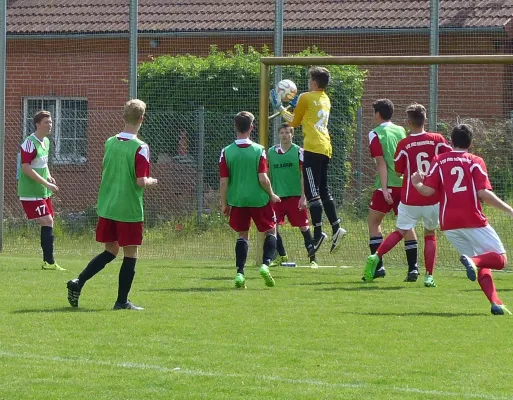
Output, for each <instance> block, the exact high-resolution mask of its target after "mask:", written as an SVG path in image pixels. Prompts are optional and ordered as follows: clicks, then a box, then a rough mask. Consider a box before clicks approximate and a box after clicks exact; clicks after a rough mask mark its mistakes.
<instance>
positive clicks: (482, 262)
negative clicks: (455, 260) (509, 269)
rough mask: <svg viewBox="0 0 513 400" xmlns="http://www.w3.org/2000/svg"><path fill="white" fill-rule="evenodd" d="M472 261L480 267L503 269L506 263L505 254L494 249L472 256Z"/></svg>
mask: <svg viewBox="0 0 513 400" xmlns="http://www.w3.org/2000/svg"><path fill="white" fill-rule="evenodd" d="M472 261H474V264H476V267H479V268H489V269H503V268H504V266H505V265H506V260H505V259H504V256H503V255H502V254H499V253H495V252H493V251H490V252H489V253H484V254H480V255H478V256H475V257H472Z"/></svg>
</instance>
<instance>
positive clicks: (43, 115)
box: [33, 110, 52, 127]
mask: <svg viewBox="0 0 513 400" xmlns="http://www.w3.org/2000/svg"><path fill="white" fill-rule="evenodd" d="M45 118H52V114H51V113H50V111H46V110H41V111H38V112H37V113H36V115H34V119H33V121H34V127H36V124H39V123H40V122H41V121H42V120H44V119H45Z"/></svg>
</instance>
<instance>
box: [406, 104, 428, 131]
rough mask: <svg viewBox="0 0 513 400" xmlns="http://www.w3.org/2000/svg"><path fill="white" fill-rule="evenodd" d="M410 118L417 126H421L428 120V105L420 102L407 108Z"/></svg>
mask: <svg viewBox="0 0 513 400" xmlns="http://www.w3.org/2000/svg"><path fill="white" fill-rule="evenodd" d="M406 114H407V115H408V120H409V121H410V122H411V124H412V125H413V126H415V127H416V128H421V127H423V126H424V123H425V122H426V107H424V106H423V105H422V104H419V103H413V104H410V105H409V106H408V108H407V109H406Z"/></svg>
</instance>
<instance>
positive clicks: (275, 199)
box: [271, 193, 281, 204]
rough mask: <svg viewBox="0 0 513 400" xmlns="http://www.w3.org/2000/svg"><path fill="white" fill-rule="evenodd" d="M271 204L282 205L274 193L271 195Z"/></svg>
mask: <svg viewBox="0 0 513 400" xmlns="http://www.w3.org/2000/svg"><path fill="white" fill-rule="evenodd" d="M271 203H273V204H274V203H281V199H280V198H279V197H278V196H276V195H275V194H274V193H273V194H272V195H271Z"/></svg>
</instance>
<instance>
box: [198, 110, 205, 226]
mask: <svg viewBox="0 0 513 400" xmlns="http://www.w3.org/2000/svg"><path fill="white" fill-rule="evenodd" d="M204 152H205V106H200V108H199V112H198V167H197V168H198V169H197V177H196V180H197V182H198V183H197V184H196V202H197V214H196V215H197V218H196V219H197V221H196V222H197V223H198V224H199V223H201V220H202V216H203V195H204V171H205V170H204V168H205V166H204V163H205V161H204V160H205V154H204Z"/></svg>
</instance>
